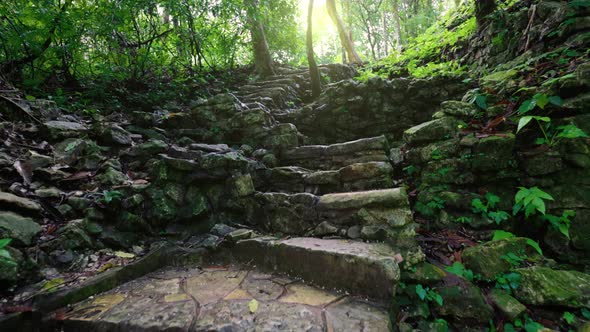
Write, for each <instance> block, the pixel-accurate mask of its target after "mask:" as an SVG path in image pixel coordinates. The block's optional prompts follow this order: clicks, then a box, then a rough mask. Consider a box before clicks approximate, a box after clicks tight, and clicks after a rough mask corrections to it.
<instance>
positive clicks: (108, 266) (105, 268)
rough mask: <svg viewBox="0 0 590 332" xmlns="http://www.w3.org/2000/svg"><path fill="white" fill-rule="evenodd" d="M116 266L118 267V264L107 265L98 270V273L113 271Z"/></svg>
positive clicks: (109, 263)
mask: <svg viewBox="0 0 590 332" xmlns="http://www.w3.org/2000/svg"><path fill="white" fill-rule="evenodd" d="M115 266H117V265H116V264H114V263H112V262H108V263H106V264H105V265H103V266H101V267H100V268H99V269H98V272H99V273H102V272H104V271H106V270H108V269H112V268H113V267H115Z"/></svg>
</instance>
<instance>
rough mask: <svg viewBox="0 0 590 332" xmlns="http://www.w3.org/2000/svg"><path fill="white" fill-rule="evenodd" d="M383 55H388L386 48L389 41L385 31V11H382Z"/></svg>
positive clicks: (387, 33)
mask: <svg viewBox="0 0 590 332" xmlns="http://www.w3.org/2000/svg"><path fill="white" fill-rule="evenodd" d="M382 20H383V55H384V56H388V55H389V49H388V48H387V42H388V41H389V31H387V15H386V13H385V11H383V16H382Z"/></svg>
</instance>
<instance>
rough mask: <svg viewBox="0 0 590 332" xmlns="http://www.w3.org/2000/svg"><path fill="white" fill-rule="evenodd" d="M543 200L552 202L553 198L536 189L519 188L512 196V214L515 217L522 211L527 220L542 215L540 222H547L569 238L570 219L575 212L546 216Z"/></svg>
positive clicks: (568, 211) (569, 211) (566, 211)
mask: <svg viewBox="0 0 590 332" xmlns="http://www.w3.org/2000/svg"><path fill="white" fill-rule="evenodd" d="M545 200H549V201H553V200H554V198H553V197H552V196H551V195H549V194H548V193H546V192H544V191H543V190H541V189H539V188H538V187H532V188H525V187H520V190H519V191H518V192H517V193H516V195H515V196H514V203H515V204H514V209H513V211H512V212H513V214H514V215H516V214H517V213H519V212H521V211H524V214H525V217H526V218H529V217H531V216H533V215H535V214H537V212H538V213H540V214H541V215H542V216H541V219H542V220H545V221H547V222H548V223H549V225H551V227H553V228H554V229H556V230H557V231H559V232H560V233H561V234H563V235H565V236H566V237H567V238H569V237H570V234H569V228H570V224H571V220H570V218H572V217H574V216H575V212H574V211H572V210H565V211H564V212H563V213H562V215H561V216H555V215H552V214H547V213H546V212H547V211H546V210H547V208H546V206H545Z"/></svg>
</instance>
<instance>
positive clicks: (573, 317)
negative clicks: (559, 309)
mask: <svg viewBox="0 0 590 332" xmlns="http://www.w3.org/2000/svg"><path fill="white" fill-rule="evenodd" d="M562 318H563V320H565V322H566V323H568V324H569V325H572V324H573V323H574V322H575V321H576V315H574V314H572V313H571V312H569V311H566V312H564V313H563V316H562Z"/></svg>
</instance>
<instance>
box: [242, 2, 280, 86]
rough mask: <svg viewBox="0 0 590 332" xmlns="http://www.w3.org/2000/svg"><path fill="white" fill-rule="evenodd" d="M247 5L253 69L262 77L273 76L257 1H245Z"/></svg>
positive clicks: (272, 67)
mask: <svg viewBox="0 0 590 332" xmlns="http://www.w3.org/2000/svg"><path fill="white" fill-rule="evenodd" d="M247 4H248V6H247V8H248V25H249V29H250V35H251V38H252V49H253V51H254V67H255V68H256V72H257V73H258V74H259V75H260V76H262V77H266V76H271V75H274V73H275V71H274V66H273V63H272V57H271V56H270V51H269V49H268V42H267V40H266V33H265V32H264V26H263V25H262V21H261V18H260V17H259V13H258V12H257V10H256V9H257V8H259V3H258V0H247Z"/></svg>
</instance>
